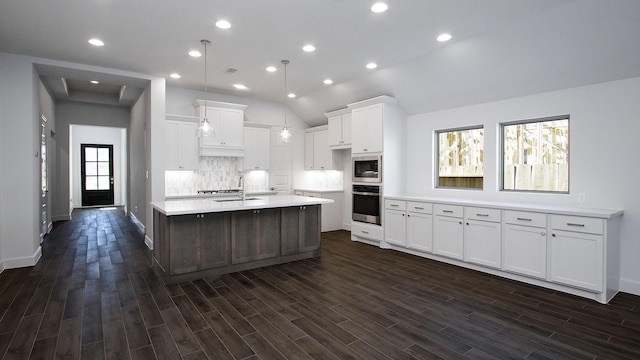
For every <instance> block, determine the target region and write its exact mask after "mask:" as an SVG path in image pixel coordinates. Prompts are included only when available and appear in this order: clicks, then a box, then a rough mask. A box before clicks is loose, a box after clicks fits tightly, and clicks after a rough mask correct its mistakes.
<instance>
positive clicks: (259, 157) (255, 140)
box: [243, 127, 270, 170]
mask: <svg viewBox="0 0 640 360" xmlns="http://www.w3.org/2000/svg"><path fill="white" fill-rule="evenodd" d="M269 136H270V134H269V129H263V128H253V127H246V128H244V141H243V142H244V145H245V146H244V160H243V163H244V169H245V170H268V169H269V153H270V151H269Z"/></svg>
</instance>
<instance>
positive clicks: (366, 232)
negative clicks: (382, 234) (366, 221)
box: [360, 230, 369, 234]
mask: <svg viewBox="0 0 640 360" xmlns="http://www.w3.org/2000/svg"><path fill="white" fill-rule="evenodd" d="M360 231H361V232H362V233H363V234H368V233H369V232H368V231H364V230H360Z"/></svg>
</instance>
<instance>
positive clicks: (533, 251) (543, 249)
mask: <svg viewBox="0 0 640 360" xmlns="http://www.w3.org/2000/svg"><path fill="white" fill-rule="evenodd" d="M502 251H503V269H504V270H506V271H511V272H514V273H518V274H521V275H526V276H531V277H535V278H540V279H544V278H545V277H546V275H547V270H546V269H547V233H546V231H545V229H544V228H537V227H529V226H521V225H514V224H504V239H503V242H502Z"/></svg>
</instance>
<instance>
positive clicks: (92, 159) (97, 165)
mask: <svg viewBox="0 0 640 360" xmlns="http://www.w3.org/2000/svg"><path fill="white" fill-rule="evenodd" d="M80 154H81V155H80V158H81V159H80V161H81V162H82V164H81V166H80V167H81V176H82V206H97V205H113V198H114V196H113V145H95V144H81V145H80Z"/></svg>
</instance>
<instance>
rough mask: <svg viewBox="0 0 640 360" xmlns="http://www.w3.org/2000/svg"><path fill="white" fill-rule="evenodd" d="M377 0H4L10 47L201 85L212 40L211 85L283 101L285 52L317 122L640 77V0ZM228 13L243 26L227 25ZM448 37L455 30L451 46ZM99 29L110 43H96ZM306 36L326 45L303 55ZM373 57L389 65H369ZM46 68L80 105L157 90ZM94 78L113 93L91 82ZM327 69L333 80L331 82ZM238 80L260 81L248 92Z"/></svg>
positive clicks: (1, 44)
mask: <svg viewBox="0 0 640 360" xmlns="http://www.w3.org/2000/svg"><path fill="white" fill-rule="evenodd" d="M374 2H376V1H374V0H305V1H301V0H269V1H256V0H208V1H205V0H185V1H168V0H165V1H159V0H135V1H124V0H86V1H74V0H56V1H51V0H29V1H24V0H3V1H1V2H0V51H2V52H9V53H16V54H24V55H30V56H35V57H41V58H47V59H56V60H63V61H68V62H72V63H78V64H87V65H94V66H101V67H106V68H112V69H119V70H126V71H132V72H138V73H144V74H150V75H154V76H161V77H166V78H167V86H172V87H181V88H188V89H197V90H202V89H203V87H204V69H205V60H204V56H203V57H200V58H192V57H190V56H189V55H187V53H188V52H189V51H190V50H199V51H201V52H204V48H203V46H202V45H201V43H200V40H201V39H208V40H210V41H211V46H209V47H208V48H207V61H206V68H207V74H208V75H207V86H208V88H209V91H215V92H219V93H225V94H233V95H237V96H245V97H251V98H258V99H264V100H270V101H278V102H280V101H284V74H283V67H282V65H281V64H280V60H282V59H288V60H290V61H291V63H290V65H289V66H288V68H287V89H288V90H289V91H290V92H295V93H296V94H297V97H296V98H295V99H290V100H287V105H288V106H289V107H290V108H291V109H292V110H293V111H295V112H296V113H297V114H298V115H299V116H300V117H301V118H302V119H303V120H304V121H306V122H307V123H308V124H310V125H318V124H322V123H325V122H326V119H325V118H324V116H323V114H324V113H325V112H327V111H331V110H335V109H339V108H343V107H345V106H346V104H349V103H352V102H355V101H359V100H363V99H366V98H369V97H374V96H378V95H382V94H386V95H391V96H394V97H396V98H397V99H398V100H399V102H400V104H401V105H402V106H403V107H404V109H405V110H406V111H407V113H408V114H416V113H423V112H430V111H436V110H441V109H445V108H451V107H457V106H464V105H469V104H475V103H480V102H486V101H493V100H499V99H504V98H509V97H514V96H522V95H528V94H533V93H539V92H544V91H550V90H555V89H562V88H567V87H574V86H580V85H586V84H591V83H598V82H604V81H610V80H618V79H623V78H629V77H636V76H640V66H639V64H640V41H638V40H637V34H639V33H640V1H637V0H615V1H603V0H518V1H513V0H483V1H477V0H386V1H385V2H386V3H387V4H388V6H389V9H388V10H387V11H386V12H384V13H373V12H371V11H370V7H371V5H372V4H373V3H374ZM219 19H226V20H228V21H229V22H230V23H231V28H230V29H227V30H222V29H219V28H217V27H216V26H215V25H214V23H215V22H216V21H217V20H219ZM445 32H446V33H450V34H451V35H452V36H453V38H452V39H451V40H450V41H448V42H444V43H442V42H438V41H437V40H436V37H437V36H438V35H439V34H441V33H445ZM90 38H100V39H101V40H103V41H104V43H105V45H104V46H102V47H94V46H92V45H89V44H88V42H87V41H88V40H89V39H90ZM305 44H313V45H314V46H315V48H316V50H315V51H314V52H310V53H309V52H305V51H303V50H302V46H303V45H305ZM369 62H375V63H377V64H378V67H377V68H376V69H372V70H370V69H367V68H365V65H366V64H367V63H369ZM267 66H275V67H276V68H277V71H276V72H267V71H266V70H265V68H266V67H267ZM229 69H235V70H236V71H235V72H234V71H229ZM38 71H39V72H40V74H41V75H42V78H43V80H44V81H45V83H46V84H47V86H48V87H49V88H50V89H52V92H54V93H55V94H56V97H57V98H65V97H66V99H67V100H75V101H102V102H107V103H112V104H113V105H119V106H130V104H131V102H132V101H133V100H132V99H135V96H137V93H139V91H140V89H141V88H143V87H144V86H145V85H144V82H139V81H137V80H136V79H126V78H123V77H117V76H110V75H108V74H92V73H87V72H83V71H78V70H73V69H63V68H55V67H50V66H43V67H40V68H39V69H38ZM171 73H178V74H180V75H181V78H180V79H173V78H170V77H169V74H171ZM62 78H64V79H65V80H62ZM93 78H100V82H101V84H98V85H101V86H104V88H105V89H104V94H103V90H102V89H101V88H99V87H98V86H92V85H90V84H87V81H88V80H91V79H93ZM327 78H330V79H332V80H333V84H331V85H326V84H324V83H323V80H325V79H327ZM238 83H239V84H243V85H245V86H246V87H247V88H248V90H236V89H235V88H234V87H233V84H238ZM65 87H66V89H65ZM91 92H93V93H94V94H91ZM87 94H88V95H87ZM96 94H99V95H96ZM92 99H95V100H92ZM99 99H101V100H99Z"/></svg>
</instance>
